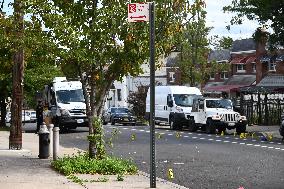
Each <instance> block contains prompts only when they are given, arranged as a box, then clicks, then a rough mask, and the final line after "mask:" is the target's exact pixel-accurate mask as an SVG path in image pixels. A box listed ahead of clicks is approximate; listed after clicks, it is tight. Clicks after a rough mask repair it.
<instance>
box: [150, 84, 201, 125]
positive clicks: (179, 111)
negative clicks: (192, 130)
mask: <svg viewBox="0 0 284 189" xmlns="http://www.w3.org/2000/svg"><path fill="white" fill-rule="evenodd" d="M198 96H201V92H200V90H199V89H198V88H196V87H187V86H156V87H155V122H156V123H157V124H159V123H166V124H169V125H170V128H171V129H173V130H181V129H182V128H183V127H188V126H189V124H190V123H189V121H190V119H189V118H190V113H191V109H192V103H193V99H194V98H196V97H198ZM149 115H150V89H149V90H148V93H147V98H146V116H145V117H146V119H147V120H149Z"/></svg>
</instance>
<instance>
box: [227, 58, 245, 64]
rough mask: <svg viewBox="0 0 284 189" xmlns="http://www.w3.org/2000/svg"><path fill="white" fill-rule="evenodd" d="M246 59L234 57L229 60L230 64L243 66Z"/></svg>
mask: <svg viewBox="0 0 284 189" xmlns="http://www.w3.org/2000/svg"><path fill="white" fill-rule="evenodd" d="M246 59H247V57H236V58H233V59H232V60H231V64H245V63H246Z"/></svg>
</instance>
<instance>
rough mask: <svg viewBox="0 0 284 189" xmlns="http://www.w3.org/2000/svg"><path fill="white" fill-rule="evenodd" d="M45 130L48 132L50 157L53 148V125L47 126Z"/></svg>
mask: <svg viewBox="0 0 284 189" xmlns="http://www.w3.org/2000/svg"><path fill="white" fill-rule="evenodd" d="M47 128H48V131H49V141H50V143H49V154H50V156H51V153H52V148H53V128H54V125H53V124H49V125H48V126H47ZM52 155H53V154H52Z"/></svg>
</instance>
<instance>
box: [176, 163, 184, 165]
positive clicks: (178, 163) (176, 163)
mask: <svg viewBox="0 0 284 189" xmlns="http://www.w3.org/2000/svg"><path fill="white" fill-rule="evenodd" d="M174 165H184V163H174Z"/></svg>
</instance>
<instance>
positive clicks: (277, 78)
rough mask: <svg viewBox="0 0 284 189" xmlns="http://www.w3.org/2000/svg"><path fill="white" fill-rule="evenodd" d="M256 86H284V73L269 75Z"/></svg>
mask: <svg viewBox="0 0 284 189" xmlns="http://www.w3.org/2000/svg"><path fill="white" fill-rule="evenodd" d="M256 86H259V87H284V75H268V76H266V77H264V78H263V79H262V80H261V81H260V82H259V83H258V84H257V85H256Z"/></svg>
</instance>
